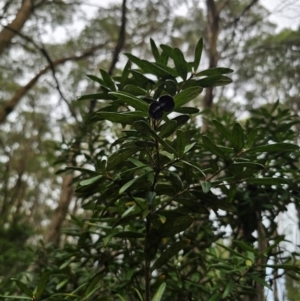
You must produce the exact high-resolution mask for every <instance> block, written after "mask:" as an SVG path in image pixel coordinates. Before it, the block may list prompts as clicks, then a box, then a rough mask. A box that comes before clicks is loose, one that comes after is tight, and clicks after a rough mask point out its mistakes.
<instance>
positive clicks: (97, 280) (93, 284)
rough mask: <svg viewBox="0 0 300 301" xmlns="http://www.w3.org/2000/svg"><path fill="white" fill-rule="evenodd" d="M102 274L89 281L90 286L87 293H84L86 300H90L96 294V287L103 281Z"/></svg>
mask: <svg viewBox="0 0 300 301" xmlns="http://www.w3.org/2000/svg"><path fill="white" fill-rule="evenodd" d="M102 277H103V276H102V275H101V273H98V274H96V275H94V277H93V278H92V279H91V280H90V281H89V285H88V287H87V288H86V291H85V293H84V297H85V299H88V298H89V297H90V296H91V295H92V294H93V293H94V292H95V287H96V286H97V285H98V286H99V283H100V280H101V279H102ZM97 288H98V287H96V289H97Z"/></svg>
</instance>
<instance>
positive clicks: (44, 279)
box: [33, 270, 50, 300]
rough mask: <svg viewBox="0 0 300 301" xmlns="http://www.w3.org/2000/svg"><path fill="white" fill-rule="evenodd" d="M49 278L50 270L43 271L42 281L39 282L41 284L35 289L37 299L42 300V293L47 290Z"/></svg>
mask: <svg viewBox="0 0 300 301" xmlns="http://www.w3.org/2000/svg"><path fill="white" fill-rule="evenodd" d="M49 276H50V272H49V270H45V271H43V273H42V276H41V279H40V280H39V283H38V285H37V287H36V288H35V290H34V293H33V294H34V297H35V299H37V300H38V299H40V297H41V296H42V293H43V292H44V290H45V287H46V284H47V281H48V279H49Z"/></svg>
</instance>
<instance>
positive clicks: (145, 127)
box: [133, 120, 151, 135]
mask: <svg viewBox="0 0 300 301" xmlns="http://www.w3.org/2000/svg"><path fill="white" fill-rule="evenodd" d="M133 127H134V128H135V129H136V130H137V131H138V132H139V133H141V134H143V135H149V134H150V133H151V128H150V126H149V124H148V123H147V122H146V121H145V120H141V121H136V122H135V123H134V124H133Z"/></svg>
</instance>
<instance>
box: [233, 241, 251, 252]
mask: <svg viewBox="0 0 300 301" xmlns="http://www.w3.org/2000/svg"><path fill="white" fill-rule="evenodd" d="M233 242H234V244H235V245H236V246H238V247H239V248H241V249H243V250H245V251H249V252H252V253H253V254H256V253H257V251H256V250H255V249H253V248H252V247H251V246H250V245H248V244H246V243H244V242H243V241H241V240H233Z"/></svg>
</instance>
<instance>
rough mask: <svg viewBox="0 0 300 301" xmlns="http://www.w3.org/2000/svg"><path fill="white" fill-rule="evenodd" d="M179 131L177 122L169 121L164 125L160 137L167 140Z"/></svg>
mask: <svg viewBox="0 0 300 301" xmlns="http://www.w3.org/2000/svg"><path fill="white" fill-rule="evenodd" d="M176 129H177V122H176V121H175V120H169V121H167V122H166V123H165V124H163V125H162V127H161V129H160V131H159V136H160V137H161V138H166V137H169V136H170V135H172V134H173V133H174V132H175V131H176Z"/></svg>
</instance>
